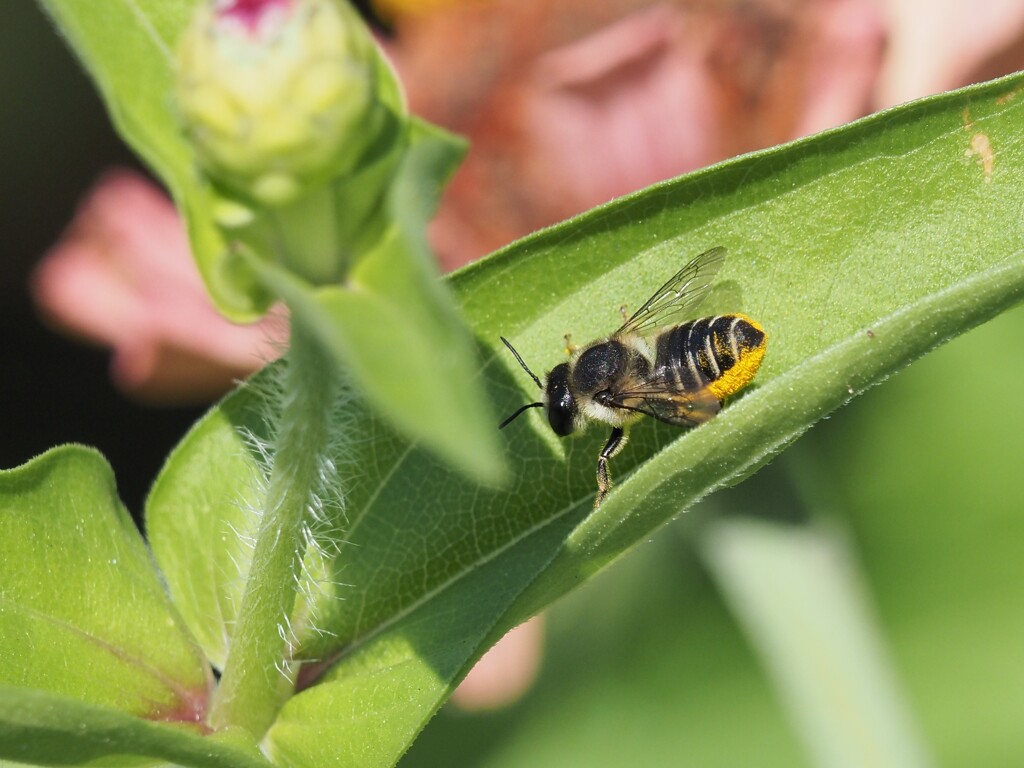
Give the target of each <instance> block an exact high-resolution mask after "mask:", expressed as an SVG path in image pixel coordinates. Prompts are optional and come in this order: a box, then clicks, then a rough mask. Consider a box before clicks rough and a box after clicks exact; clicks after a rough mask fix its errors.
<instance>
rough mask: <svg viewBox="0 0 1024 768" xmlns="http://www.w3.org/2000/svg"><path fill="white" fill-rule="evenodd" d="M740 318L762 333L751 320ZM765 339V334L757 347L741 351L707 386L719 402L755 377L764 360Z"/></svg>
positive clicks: (760, 328) (743, 316) (762, 329)
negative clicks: (728, 367) (731, 364)
mask: <svg viewBox="0 0 1024 768" xmlns="http://www.w3.org/2000/svg"><path fill="white" fill-rule="evenodd" d="M740 317H742V318H743V320H745V321H746V322H748V323H750V325H752V326H753V327H754V328H756V329H757V330H759V331H761V333H764V328H762V327H761V324H760V323H758V322H756V321H755V320H751V319H750V318H749V317H746V316H745V315H740ZM767 338H768V337H767V334H766V335H765V337H764V339H763V340H762V341H761V343H760V344H759V345H758V346H756V347H748V348H745V349H741V350H740V357H739V359H738V360H737V361H736V362H735V364H733V366H732V367H731V368H730V369H729V370H727V371H726V372H725V373H724V374H723V375H722V376H720V377H719V378H717V379H715V380H714V381H713V382H711V383H710V384H708V391H709V392H711V394H712V395H714V396H715V397H716V398H718V400H719V401H723V400H725V399H726V398H727V397H730V396H732V395H735V394H736V393H737V392H739V391H740V390H741V389H743V388H744V387H745V386H747V384H749V383H750V382H751V381H752V380H753V378H754V377H755V376H756V375H757V369H758V368H760V367H761V361H762V360H764V350H765V341H767Z"/></svg>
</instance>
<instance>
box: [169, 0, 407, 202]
mask: <svg viewBox="0 0 1024 768" xmlns="http://www.w3.org/2000/svg"><path fill="white" fill-rule="evenodd" d="M395 93H397V86H396V85H395V84H394V81H393V75H392V74H391V72H390V70H389V69H388V66H387V64H386V62H384V61H383V59H382V57H381V56H380V54H379V53H378V52H377V50H376V47H375V44H374V42H373V39H372V38H371V37H370V34H369V32H368V31H367V30H366V28H365V26H364V25H363V22H362V20H361V19H360V18H359V16H358V15H357V14H356V12H355V11H354V10H353V9H352V8H351V7H350V6H349V5H348V4H347V3H346V2H344V0H214V1H213V2H207V3H205V4H204V5H202V6H200V7H199V9H198V10H197V12H196V16H195V18H194V19H193V22H192V24H191V25H190V27H189V28H188V29H187V30H186V32H185V34H184V36H183V39H182V41H181V47H180V51H179V62H178V84H177V96H178V107H179V110H180V113H181V117H182V120H183V124H184V127H185V130H186V133H187V134H188V136H189V138H190V139H191V141H192V143H193V145H194V148H195V151H196V155H197V158H198V161H199V163H200V165H201V167H202V169H203V170H204V171H205V172H206V173H207V174H208V175H209V176H210V177H211V178H212V179H213V180H214V181H215V182H217V183H218V184H219V185H220V186H222V187H223V188H225V189H226V190H228V191H229V192H230V193H231V194H232V195H236V196H238V197H240V198H241V199H243V200H247V201H249V202H251V203H256V204H262V205H272V206H279V205H284V204H287V203H290V202H292V201H293V200H295V199H296V198H297V197H299V196H300V195H301V194H302V193H303V192H304V191H305V190H307V189H308V188H310V187H311V186H315V185H317V184H321V183H323V182H325V181H326V180H328V179H330V178H331V177H337V176H341V175H345V174H349V173H351V172H353V171H354V170H357V169H358V168H359V167H360V164H361V162H362V161H363V159H364V158H365V157H366V156H367V155H368V154H369V153H370V152H371V151H372V145H373V143H374V141H377V140H379V138H380V135H381V133H382V131H385V130H387V129H388V128H389V127H391V126H393V124H394V122H395V120H394V118H395V117H396V115H395V111H396V110H401V105H400V103H399V101H400V99H399V98H395V97H394V94H395Z"/></svg>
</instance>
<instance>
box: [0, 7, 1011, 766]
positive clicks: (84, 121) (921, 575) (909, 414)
mask: <svg viewBox="0 0 1024 768" xmlns="http://www.w3.org/2000/svg"><path fill="white" fill-rule="evenodd" d="M0 57H2V58H0V61H2V65H0V71H2V72H3V75H4V77H3V78H2V79H0V89H2V90H0V103H3V104H4V105H5V107H6V109H5V115H4V119H3V120H2V121H0V152H2V157H3V168H4V174H3V178H2V182H0V183H2V184H3V194H2V196H0V198H2V200H3V233H4V248H3V259H2V262H0V263H2V264H3V267H2V269H3V272H2V276H0V289H2V291H3V293H2V296H0V312H2V313H3V314H2V317H0V322H2V323H3V327H4V329H5V331H6V333H5V334H4V338H3V352H4V360H5V368H4V375H3V376H0V382H2V384H0V386H2V387H3V389H2V390H0V409H2V410H0V423H2V424H3V428H4V438H5V439H4V440H3V441H2V443H0V446H2V448H0V451H2V453H0V466H3V467H11V466H15V465H16V464H20V463H22V462H23V461H25V460H27V459H28V458H30V457H31V456H33V455H35V454H37V453H39V452H40V451H42V450H44V449H45V448H47V447H49V446H51V445H54V444H57V443H61V442H67V441H71V440H75V441H81V442H85V443H89V444H91V445H95V446H97V447H99V448H100V449H101V450H102V451H103V452H104V453H105V454H106V455H107V456H108V457H109V459H110V460H111V462H112V464H113V465H114V468H115V471H116V473H117V477H118V481H119V484H120V486H121V490H122V493H123V495H124V496H125V498H126V501H127V502H128V504H129V506H130V507H131V509H132V511H133V512H134V513H136V514H137V513H138V511H139V508H140V506H141V500H142V498H143V496H144V493H145V491H146V488H147V487H148V485H149V483H150V482H151V480H152V478H153V476H154V475H155V473H156V470H157V468H158V467H159V465H160V462H161V461H162V459H163V457H164V455H165V454H166V452H167V451H168V450H169V449H170V447H171V446H172V445H173V444H174V443H175V442H176V441H177V440H178V439H179V437H180V436H181V434H183V433H184V431H185V430H186V429H187V427H188V425H189V424H191V422H192V421H193V420H194V418H195V417H196V415H197V413H198V412H197V411H195V410H190V409H184V410H156V409H150V408H145V407H141V406H138V405H133V404H131V403H128V402H126V401H125V400H123V399H122V398H121V397H120V396H119V395H118V394H117V393H116V392H114V390H113V388H112V386H111V385H110V384H109V382H108V378H107V373H106V354H105V353H104V352H101V351H98V350H89V349H85V348H83V347H81V346H78V345H76V344H75V343H73V342H71V341H68V340H66V339H63V338H60V337H58V336H56V335H54V334H53V333H52V332H50V331H49V330H47V329H45V328H43V327H42V325H41V324H40V323H39V321H38V320H37V318H36V316H35V314H34V310H33V309H32V307H31V304H30V302H29V300H28V297H27V291H26V284H25V281H26V278H27V275H28V272H29V270H30V269H31V266H32V264H33V263H34V262H35V260H36V259H38V257H39V256H40V255H41V254H42V252H43V251H44V249H45V248H46V247H47V246H48V245H49V244H51V243H52V242H53V241H54V240H55V239H56V237H57V236H58V234H59V232H60V230H61V229H62V228H63V226H64V225H65V224H66V223H67V222H68V221H69V220H70V217H71V214H72V211H73V208H74V204H75V202H76V200H77V199H78V198H79V196H80V195H81V194H82V193H83V192H84V191H85V189H86V188H87V186H88V185H89V184H90V183H91V182H92V181H93V179H94V178H95V176H96V175H97V174H98V173H100V172H101V171H102V170H103V169H104V168H106V167H108V166H110V165H112V164H127V165H134V164H135V161H134V160H133V159H132V157H131V155H130V154H129V153H128V152H127V151H126V150H125V149H124V148H123V146H122V145H121V143H120V141H119V140H118V139H117V138H116V137H115V136H114V135H113V133H112V131H111V130H110V128H109V124H108V122H107V119H106V116H105V114H104V113H103V110H102V108H101V106H100V104H99V102H98V99H97V97H96V95H95V93H94V91H93V89H92V86H91V85H90V84H89V83H88V81H87V80H86V79H85V78H84V76H83V75H82V74H81V72H80V71H79V70H78V68H77V65H76V64H75V63H74V61H73V60H72V59H71V57H70V56H69V55H68V53H67V51H66V49H65V48H64V47H63V45H62V43H61V42H60V40H59V39H58V38H57V37H56V36H55V35H54V33H53V32H52V30H51V29H50V28H49V26H48V23H47V22H46V20H45V18H44V17H43V16H42V14H41V13H40V12H39V10H38V9H37V8H36V7H35V6H34V5H33V4H31V3H25V2H16V3H4V4H0ZM1022 342H1024V310H1022V309H1017V310H1015V311H1013V312H1009V313H1007V314H1005V315H1003V316H1002V317H1000V318H998V319H997V320H995V321H993V322H991V323H989V324H988V325H986V326H984V327H982V328H979V329H978V330H976V331H974V332H972V333H970V334H968V335H966V336H964V337H961V338H959V339H957V340H955V341H953V342H951V343H950V344H948V345H947V346H945V347H943V348H942V349H941V350H939V351H938V352H936V353H933V354H932V355H930V356H928V357H926V358H925V359H923V360H921V361H919V362H918V363H916V364H915V365H913V366H912V367H911V368H910V369H908V370H907V371H905V372H903V373H901V374H900V375H898V376H896V377H894V378H893V379H891V380H890V381H888V382H886V383H885V384H884V385H882V386H881V387H878V388H875V389H873V390H871V391H870V392H868V393H867V394H866V395H864V396H863V397H861V398H859V399H857V400H855V401H854V402H853V403H852V404H851V405H850V406H848V407H846V408H844V409H842V410H841V411H840V412H838V413H837V414H836V415H835V416H834V417H833V418H831V419H828V420H826V421H825V422H823V423H821V424H819V425H818V426H816V427H815V428H814V429H813V430H812V431H811V432H810V433H809V434H808V435H806V436H805V437H804V438H802V439H801V440H800V441H799V443H798V444H797V445H795V446H794V447H793V448H792V449H791V450H790V451H788V452H787V453H786V454H785V455H783V456H782V457H781V458H779V459H777V460H776V461H775V462H774V463H773V464H772V465H771V466H769V467H768V468H766V469H765V470H763V471H762V472H760V473H759V474H758V475H757V476H755V477H754V478H752V479H751V480H749V481H747V482H746V483H744V484H743V485H741V486H740V487H738V488H736V489H733V490H730V491H726V492H722V493H719V494H717V495H716V496H715V497H713V498H712V499H711V500H709V501H708V502H707V503H705V504H704V505H702V506H701V507H700V508H698V509H697V510H694V511H692V512H690V513H688V514H686V515H684V516H683V517H681V518H680V519H679V520H678V521H677V522H675V523H673V524H672V525H671V526H669V527H668V528H667V529H665V530H663V531H661V532H660V533H659V534H658V535H657V537H655V539H654V540H653V541H652V542H651V543H649V544H648V545H646V546H643V547H641V548H640V549H638V550H637V551H635V552H634V553H632V554H631V555H630V556H628V557H627V558H625V559H624V560H623V561H622V562H620V563H618V564H617V565H615V566H614V567H613V568H611V569H609V570H608V571H607V572H605V573H604V574H602V575H601V576H600V577H599V578H597V579H595V580H594V581H593V582H592V583H589V584H588V585H587V586H586V587H585V588H584V589H582V590H580V591H579V592H577V593H576V594H573V595H571V596H570V597H569V598H567V599H566V600H564V601H562V602H561V603H560V604H559V605H558V606H556V607H555V609H554V610H553V611H552V612H551V614H550V616H549V621H548V624H547V627H548V638H547V647H546V650H545V657H544V661H543V666H542V671H541V676H540V678H539V680H538V681H537V683H536V685H535V686H534V687H533V688H532V689H531V690H530V692H529V693H528V694H527V695H526V696H525V697H524V698H523V699H522V700H521V701H519V702H518V703H516V704H514V705H512V706H510V707H508V708H506V709H504V710H501V711H499V712H496V713H487V714H469V713H465V712H461V711H459V710H457V709H455V708H454V707H451V706H449V707H447V708H446V709H445V710H444V711H442V713H441V714H440V715H439V716H438V717H436V718H435V719H434V720H433V721H432V722H431V723H430V725H429V726H428V727H427V730H426V731H425V732H424V734H423V736H422V737H421V738H420V740H419V741H418V742H417V743H416V744H415V745H414V747H413V749H412V750H411V751H410V753H409V754H408V755H407V756H406V758H405V759H404V760H403V762H402V765H403V766H405V767H406V768H414V767H426V766H577V765H578V766H605V765H607V766H618V765H624V764H630V765H645V766H660V765H673V766H681V765H693V766H736V765H756V766H799V765H812V764H813V763H812V762H811V761H810V759H809V758H808V757H807V753H806V751H805V750H804V747H803V744H802V742H801V741H800V739H799V737H798V735H797V734H796V732H795V731H794V729H793V728H792V727H791V723H790V722H789V721H788V720H787V712H786V710H785V709H784V707H783V706H782V704H781V701H780V696H779V695H778V693H777V691H776V689H775V688H774V687H773V685H772V683H771V680H770V678H769V676H768V674H767V673H766V672H765V671H764V668H763V666H762V664H761V662H760V660H759V657H758V656H757V654H756V653H755V652H754V651H753V650H752V647H751V645H750V643H749V642H748V638H747V636H746V635H745V633H744V631H743V630H742V629H741V627H740V624H739V623H738V620H737V617H736V615H735V613H734V612H733V610H732V609H731V607H730V605H729V604H728V603H727V601H726V600H725V599H724V598H723V594H722V591H721V590H720V588H719V585H718V584H717V583H716V582H715V581H714V579H713V578H712V577H711V575H710V574H709V572H708V570H707V569H706V568H705V565H704V562H703V560H702V559H701V557H700V556H699V553H698V548H697V545H696V542H697V541H698V540H699V537H700V536H701V533H702V531H703V529H704V527H705V526H706V525H707V524H708V523H709V521H712V520H714V519H715V518H716V517H718V516H720V515H728V514H736V513H744V514H750V515H758V516H764V517H768V518H776V519H787V520H798V521H799V520H801V519H804V518H817V517H825V518H828V519H829V520H832V521H833V522H835V523H836V524H837V525H838V526H840V527H841V528H842V529H844V530H845V531H846V532H847V534H848V535H849V539H850V542H851V543H852V549H853V554H854V556H855V558H856V561H857V562H858V563H859V565H860V568H861V571H862V576H863V580H864V582H865V584H866V586H867V589H868V595H869V598H870V601H871V603H872V607H871V610H873V611H874V612H875V613H877V616H878V619H879V625H878V632H879V636H880V638H881V640H882V641H883V642H884V643H885V644H886V646H887V649H888V654H889V656H890V661H891V662H892V666H893V670H894V672H895V678H896V682H897V683H898V684H899V686H900V689H901V693H902V695H903V697H904V698H905V700H906V702H907V704H908V705H909V708H910V709H911V711H912V712H913V714H914V717H915V719H916V723H915V724H916V726H917V728H918V729H919V731H920V735H921V737H922V739H923V741H924V743H925V745H926V747H927V749H928V750H929V751H930V752H931V754H932V756H933V757H934V759H935V762H936V763H937V764H939V765H943V766H962V765H979V766H990V767H998V766H1007V767H1009V766H1020V765H1024V557H1022V553H1024V514H1022V512H1024V466H1022V463H1024V462H1022V458H1021V457H1022V456H1024V433H1022V430H1021V426H1022V424H1024V406H1022V404H1021V402H1020V399H1019V391H1020V382H1021V381H1024V343H1022ZM808 484H810V485H813V486H814V487H813V488H807V487H806V486H807V485H808ZM808 500H810V502H808ZM823 621H826V622H827V621H828V616H827V614H826V615H825V616H823Z"/></svg>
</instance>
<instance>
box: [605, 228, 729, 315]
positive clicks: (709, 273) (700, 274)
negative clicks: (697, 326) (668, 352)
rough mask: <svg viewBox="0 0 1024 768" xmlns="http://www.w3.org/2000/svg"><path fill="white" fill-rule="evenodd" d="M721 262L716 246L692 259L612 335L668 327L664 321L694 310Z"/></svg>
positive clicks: (721, 253) (720, 251)
mask: <svg viewBox="0 0 1024 768" xmlns="http://www.w3.org/2000/svg"><path fill="white" fill-rule="evenodd" d="M724 261H725V248H723V247H722V246H717V247H715V248H712V249H710V250H708V251H704V253H702V254H700V255H699V256H696V257H695V258H694V259H693V260H692V261H690V262H689V263H688V264H687V265H686V266H685V267H683V268H682V269H680V270H679V271H678V272H676V273H675V275H673V276H672V279H671V280H669V281H668V282H667V283H665V284H664V285H663V286H661V288H659V289H658V290H657V291H655V292H654V295H653V296H651V298H649V299H648V300H647V302H646V303H645V304H644V305H643V306H642V307H640V309H638V310H637V311H636V312H634V313H633V316H632V317H631V318H629V320H627V321H626V322H625V324H624V325H623V326H622V327H621V328H619V330H617V331H616V332H615V335H618V334H620V333H646V332H649V331H651V330H652V329H654V328H658V327H660V326H663V325H668V321H669V320H670V319H672V318H675V317H677V316H682V315H684V314H686V313H688V312H690V311H691V310H693V309H695V308H696V306H697V305H698V304H700V303H701V302H702V301H703V300H704V298H705V297H706V296H707V295H708V291H710V290H711V283H712V282H713V281H714V279H715V275H717V274H718V270H719V269H720V268H721V266H722V263H723V262H724Z"/></svg>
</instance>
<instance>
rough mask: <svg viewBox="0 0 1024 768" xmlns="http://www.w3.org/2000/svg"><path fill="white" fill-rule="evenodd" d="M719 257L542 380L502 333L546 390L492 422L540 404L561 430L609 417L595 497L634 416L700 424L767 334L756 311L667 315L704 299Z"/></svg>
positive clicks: (674, 282) (757, 358)
mask: <svg viewBox="0 0 1024 768" xmlns="http://www.w3.org/2000/svg"><path fill="white" fill-rule="evenodd" d="M724 261H725V249H724V248H722V247H716V248H712V249H711V250H708V251H705V252H704V253H702V254H700V255H699V256H697V257H696V258H694V259H693V260H692V261H690V262H689V263H688V264H687V265H686V266H684V267H683V268H682V269H680V270H679V271H678V272H676V274H675V275H673V276H672V278H671V279H670V280H669V281H668V282H667V283H665V284H664V285H663V286H661V288H659V289H658V290H657V291H655V292H654V295H653V296H651V298H649V299H648V300H647V301H646V302H645V303H644V305H643V306H642V307H640V309H638V310H637V311H636V312H635V313H634V314H633V316H632V317H630V318H629V319H628V320H626V322H625V323H623V325H622V326H621V327H620V328H619V329H618V330H617V331H615V333H613V334H612V335H611V336H608V337H606V338H603V339H598V340H597V341H592V342H590V343H589V344H587V345H585V346H582V347H577V348H576V349H574V350H571V355H570V358H569V361H568V362H565V363H560V364H559V365H556V366H555V367H554V368H552V369H551V370H550V371H549V372H548V374H547V375H546V376H545V377H544V382H543V383H542V382H541V380H540V379H539V378H538V377H537V375H536V374H535V373H534V372H533V371H531V370H530V368H529V367H528V366H527V365H526V363H525V362H524V361H523V358H522V357H520V355H519V353H518V352H517V351H516V349H515V347H513V346H512V345H511V344H510V343H509V341H508V340H507V339H506V338H505V337H503V336H502V337H501V341H502V342H503V343H504V344H505V346H506V347H508V349H509V351H511V352H512V354H513V355H514V356H515V358H516V360H517V361H518V362H519V365H521V366H522V368H523V370H524V371H526V372H527V373H528V374H529V375H530V377H531V378H532V379H533V380H534V382H535V383H536V384H537V386H538V387H540V389H541V391H542V393H543V394H542V395H541V399H540V400H539V401H538V402H535V403H527V404H526V405H524V406H522V407H521V408H519V409H518V410H517V411H516V412H515V413H513V414H512V415H511V416H509V417H508V418H507V419H505V420H504V421H503V422H502V423H501V424H500V425H499V427H498V428H499V429H504V428H505V427H507V426H508V425H509V424H510V423H511V422H512V421H513V420H514V419H515V418H516V417H517V416H519V415H520V414H521V413H523V412H524V411H526V410H528V409H530V408H544V409H545V410H546V412H547V417H548V424H549V425H550V426H551V429H552V430H553V431H554V433H555V434H556V435H559V436H561V437H567V436H568V435H571V434H573V433H574V432H581V431H583V430H584V429H586V427H587V425H588V424H589V423H590V422H601V423H603V424H607V425H609V426H610V427H611V428H612V431H611V435H609V437H608V441H607V442H606V443H605V445H604V448H603V449H602V450H601V453H600V454H599V455H598V457H597V496H596V498H595V499H594V507H595V509H596V508H597V507H599V506H600V505H601V502H603V501H604V498H605V496H607V495H608V491H609V490H610V489H611V487H612V481H611V475H610V474H609V471H608V463H609V462H610V461H611V459H612V458H613V457H614V456H615V455H616V454H617V453H618V452H619V451H620V450H622V448H623V447H624V445H625V442H626V429H627V428H628V427H629V426H630V425H631V424H633V423H634V422H635V421H637V420H638V419H639V418H640V417H641V416H650V417H652V418H655V419H657V420H658V421H663V422H665V423H667V424H674V425H676V426H680V427H687V428H689V427H695V426H697V425H699V424H703V423H704V422H705V421H707V420H708V419H710V418H711V417H712V416H714V415H715V414H716V413H718V412H719V411H720V410H721V409H722V405H723V403H724V401H725V400H726V398H728V397H729V396H731V395H733V394H735V393H736V392H739V391H740V390H741V389H743V388H744V387H745V386H746V385H747V384H749V383H750V381H751V380H752V379H753V378H754V376H755V375H756V374H757V369H758V368H759V367H760V365H761V360H762V359H763V358H764V352H765V344H766V342H767V338H768V337H767V334H766V333H765V331H764V328H762V327H761V325H760V324H759V323H758V322H757V321H755V320H753V319H751V318H749V317H747V316H746V315H740V314H730V315H715V316H714V317H701V318H698V319H696V320H689V321H686V322H683V323H676V324H669V322H670V321H673V320H678V319H680V318H681V317H684V316H685V315H686V314H687V313H689V312H692V311H693V310H694V309H696V307H697V305H698V304H700V303H701V302H702V301H703V300H704V298H705V297H706V296H707V294H708V292H709V291H710V290H711V283H712V281H713V280H714V278H715V275H716V274H718V270H719V269H720V268H721V266H722V264H723V262H724ZM623 314H625V312H623Z"/></svg>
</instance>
